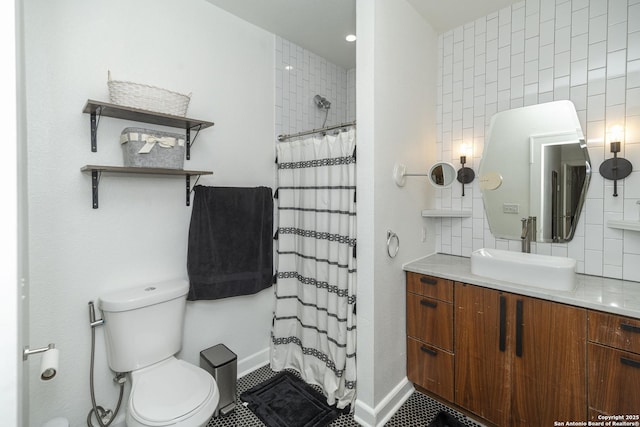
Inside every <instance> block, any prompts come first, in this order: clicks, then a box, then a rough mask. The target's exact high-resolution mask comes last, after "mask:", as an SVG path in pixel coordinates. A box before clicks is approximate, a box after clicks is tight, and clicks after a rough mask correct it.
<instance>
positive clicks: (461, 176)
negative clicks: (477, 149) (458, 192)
mask: <svg viewBox="0 0 640 427" xmlns="http://www.w3.org/2000/svg"><path fill="white" fill-rule="evenodd" d="M470 154H471V147H470V146H469V145H467V144H462V145H461V146H460V164H461V165H462V167H461V168H460V169H458V182H460V183H462V195H463V196H464V185H465V184H469V183H471V182H473V180H474V179H475V177H476V173H475V172H474V171H473V169H471V168H468V167H466V166H465V164H466V163H467V155H470Z"/></svg>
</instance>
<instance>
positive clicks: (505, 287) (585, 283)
mask: <svg viewBox="0 0 640 427" xmlns="http://www.w3.org/2000/svg"><path fill="white" fill-rule="evenodd" d="M403 269H404V270H405V271H410V272H414V273H421V274H428V275H432V276H437V277H442V278H445V279H450V280H456V281H459V282H464V283H469V284H472V285H478V286H484V287H487V288H491V289H497V290H501V291H506V292H511V293H515V294H520V295H526V296H530V297H535V298H540V299H545V300H548V301H555V302H560V303H564V304H570V305H573V306H577V307H584V308H591V309H594V310H600V311H604V312H607V313H612V314H619V315H624V316H630V317H634V318H638V319H640V282H631V281H626V280H618V279H609V278H606V277H599V276H588V275H585V274H577V275H576V276H577V280H576V282H577V283H576V287H575V289H574V290H573V291H554V290H549V289H540V288H534V287H529V286H523V285H517V284H514V283H510V282H503V281H500V280H493V279H489V278H486V277H482V276H477V275H475V274H473V273H471V260H470V259H469V258H465V257H459V256H454V255H445V254H434V255H429V256H426V257H424V258H420V259H418V260H416V261H412V262H409V263H407V264H405V265H404V266H403Z"/></svg>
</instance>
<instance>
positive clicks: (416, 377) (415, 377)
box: [407, 338, 454, 402]
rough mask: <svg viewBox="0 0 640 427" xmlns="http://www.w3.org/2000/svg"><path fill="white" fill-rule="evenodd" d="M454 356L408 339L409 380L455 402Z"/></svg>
mask: <svg viewBox="0 0 640 427" xmlns="http://www.w3.org/2000/svg"><path fill="white" fill-rule="evenodd" d="M453 360H454V357H453V354H451V353H449V352H447V351H444V350H441V349H439V348H436V347H432V346H430V345H427V344H425V343H423V342H420V341H418V340H414V339H413V338H407V378H409V381H411V382H412V383H414V384H417V385H419V386H420V387H422V388H424V389H426V390H429V391H431V392H433V393H435V394H437V395H438V396H440V397H442V398H444V399H447V400H448V401H450V402H453Z"/></svg>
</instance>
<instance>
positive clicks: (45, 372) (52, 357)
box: [22, 344, 59, 381]
mask: <svg viewBox="0 0 640 427" xmlns="http://www.w3.org/2000/svg"><path fill="white" fill-rule="evenodd" d="M37 353H43V355H42V360H41V361H40V379H41V380H42V381H49V380H52V379H53V378H54V377H55V376H56V374H57V373H58V361H59V350H58V349H57V348H56V345H55V344H49V345H48V346H47V347H42V348H35V349H33V350H32V349H30V348H29V347H28V346H27V347H24V349H23V350H22V360H23V361H26V360H27V359H28V358H29V356H31V355H32V354H37Z"/></svg>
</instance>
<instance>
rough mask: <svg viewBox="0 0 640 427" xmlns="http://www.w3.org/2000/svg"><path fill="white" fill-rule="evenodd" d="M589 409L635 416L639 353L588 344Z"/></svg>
mask: <svg viewBox="0 0 640 427" xmlns="http://www.w3.org/2000/svg"><path fill="white" fill-rule="evenodd" d="M588 375H589V412H590V414H591V415H592V416H594V414H597V413H600V414H609V415H625V414H627V415H637V414H638V409H640V393H638V384H640V355H637V354H634V353H629V352H625V351H620V350H615V349H613V348H609V347H604V346H601V345H598V344H593V343H589V374H588Z"/></svg>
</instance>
